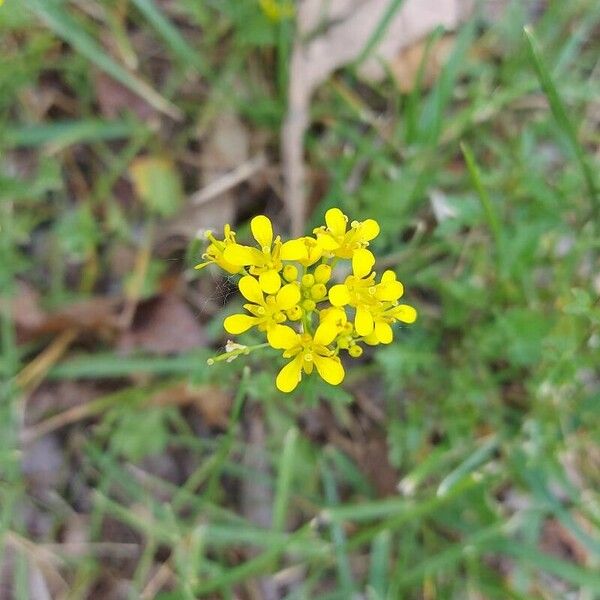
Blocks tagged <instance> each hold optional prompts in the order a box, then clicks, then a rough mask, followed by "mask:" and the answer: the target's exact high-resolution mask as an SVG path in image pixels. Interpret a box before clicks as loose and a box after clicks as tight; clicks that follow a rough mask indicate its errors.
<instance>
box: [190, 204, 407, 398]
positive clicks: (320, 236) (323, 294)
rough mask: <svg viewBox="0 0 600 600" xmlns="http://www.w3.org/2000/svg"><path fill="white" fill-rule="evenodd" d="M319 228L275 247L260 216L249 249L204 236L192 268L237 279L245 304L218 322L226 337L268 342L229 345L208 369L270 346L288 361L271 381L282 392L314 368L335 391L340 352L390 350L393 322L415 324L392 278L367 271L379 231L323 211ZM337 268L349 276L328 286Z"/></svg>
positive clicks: (229, 238) (226, 236)
mask: <svg viewBox="0 0 600 600" xmlns="http://www.w3.org/2000/svg"><path fill="white" fill-rule="evenodd" d="M325 223H326V224H325V225H324V226H322V227H317V228H316V229H315V230H314V231H313V236H312V237H310V236H306V237H301V238H298V239H295V240H290V241H287V242H282V241H281V238H280V237H279V236H277V237H274V236H273V226H272V225H271V221H270V220H269V219H268V218H267V217H265V216H263V215H260V216H257V217H254V218H253V219H252V221H251V223H250V228H251V230H252V235H253V237H254V239H255V240H256V245H255V246H244V245H242V244H238V243H237V241H236V239H235V233H234V232H233V231H232V230H231V228H230V227H229V225H226V226H225V230H224V232H223V239H222V240H218V239H216V238H215V237H214V235H213V234H212V233H210V232H209V233H208V234H207V238H208V240H209V242H210V243H209V245H208V247H207V249H206V252H205V254H204V255H203V259H204V261H205V262H203V263H201V264H199V265H197V267H196V268H197V269H201V268H203V267H205V266H206V265H209V264H216V265H218V266H219V267H221V268H222V269H223V270H225V271H227V273H230V274H239V275H241V277H240V280H239V284H238V285H239V290H240V292H241V293H242V296H243V297H244V298H245V299H246V300H247V301H248V302H247V303H246V304H244V309H245V310H246V313H245V314H236V315H231V316H229V317H227V318H226V319H225V321H224V323H223V326H224V328H225V330H226V331H227V332H228V333H231V334H234V335H237V334H240V333H243V332H245V331H247V330H249V329H250V328H251V327H256V328H257V329H258V330H259V331H261V332H263V333H264V334H265V336H266V339H267V342H266V343H265V344H260V345H259V346H256V347H247V346H241V345H239V344H234V345H233V346H235V347H234V348H233V346H232V348H233V349H232V350H231V351H229V352H226V353H225V354H224V355H221V356H220V357H218V358H217V359H211V361H212V362H214V361H215V360H220V359H223V360H232V359H233V358H235V357H236V356H238V355H240V354H247V353H248V352H249V351H250V350H253V349H255V348H258V347H264V346H271V347H272V348H275V349H278V350H283V357H284V358H287V359H290V360H289V362H288V363H287V364H286V365H285V366H284V367H283V368H282V369H281V371H280V372H279V374H278V375H277V380H276V385H277V387H278V389H280V390H281V391H282V392H291V391H292V390H294V389H295V388H296V386H297V385H298V383H299V382H300V380H301V378H302V373H306V374H307V375H310V374H311V373H312V372H313V370H314V369H315V368H316V370H317V373H318V374H319V375H320V376H321V377H322V378H323V379H324V380H325V381H327V382H328V383H330V384H333V385H337V384H339V383H341V381H342V380H343V379H344V375H345V373H344V367H343V365H342V362H341V360H340V354H342V351H344V352H347V354H348V355H349V356H350V357H352V358H358V357H359V356H360V355H361V354H362V352H363V348H362V345H361V344H363V343H364V344H369V345H377V344H389V343H390V342H391V341H392V339H393V335H394V334H393V330H392V325H393V324H394V323H395V322H396V321H401V322H403V323H413V322H414V321H415V319H416V318H417V312H416V310H415V309H414V308H413V307H412V306H409V305H408V304H400V303H399V302H398V301H399V299H400V298H401V297H402V295H403V293H404V288H403V286H402V284H401V283H400V282H399V281H398V280H397V279H396V274H395V273H394V272H393V271H385V272H384V273H383V274H382V275H381V277H380V278H379V280H377V274H376V273H375V272H374V271H373V267H374V266H375V257H374V256H373V254H372V252H371V251H370V250H368V246H369V242H370V241H371V240H373V239H374V238H376V237H377V235H379V225H378V223H377V222H376V221H374V220H373V219H367V220H365V221H362V222H359V221H352V222H351V223H350V224H349V223H348V217H346V215H344V214H343V213H342V211H341V210H340V209H339V208H332V209H330V210H328V211H327V213H326V215H325ZM340 260H348V261H351V265H352V272H351V274H350V275H348V276H347V277H346V278H345V280H344V282H343V283H338V284H335V285H331V286H329V283H330V281H331V277H332V268H333V266H334V265H336V264H337V263H338V261H340ZM328 286H329V287H328ZM286 323H289V324H286Z"/></svg>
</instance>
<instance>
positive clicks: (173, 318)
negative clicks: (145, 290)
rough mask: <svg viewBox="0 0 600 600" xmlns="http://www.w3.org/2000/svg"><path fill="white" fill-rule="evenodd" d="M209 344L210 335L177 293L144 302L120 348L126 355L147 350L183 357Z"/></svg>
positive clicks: (121, 338)
mask: <svg viewBox="0 0 600 600" xmlns="http://www.w3.org/2000/svg"><path fill="white" fill-rule="evenodd" d="M205 345H206V336H205V335H204V332H203V330H202V327H201V325H200V322H199V321H198V318H197V317H196V315H195V314H194V313H193V311H192V309H191V308H190V307H189V306H188V305H187V304H186V303H185V302H184V301H183V300H182V299H181V298H179V296H177V295H175V294H164V295H163V296H159V297H158V298H153V299H151V300H147V301H144V302H141V303H140V304H139V305H138V307H137V310H136V313H135V316H134V318H133V323H132V326H131V329H130V330H128V331H125V332H124V333H123V334H122V335H121V337H120V339H119V341H118V348H119V349H120V350H121V351H123V352H130V351H132V350H145V351H147V352H150V353H152V354H179V353H181V352H186V351H188V350H193V349H194V348H198V347H201V346H205Z"/></svg>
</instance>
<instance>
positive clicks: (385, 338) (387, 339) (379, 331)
mask: <svg viewBox="0 0 600 600" xmlns="http://www.w3.org/2000/svg"><path fill="white" fill-rule="evenodd" d="M375 335H376V337H377V341H378V342H379V343H380V344H390V343H391V341H392V340H393V339H394V332H393V331H392V328H391V327H390V326H389V324H388V323H386V322H385V321H375Z"/></svg>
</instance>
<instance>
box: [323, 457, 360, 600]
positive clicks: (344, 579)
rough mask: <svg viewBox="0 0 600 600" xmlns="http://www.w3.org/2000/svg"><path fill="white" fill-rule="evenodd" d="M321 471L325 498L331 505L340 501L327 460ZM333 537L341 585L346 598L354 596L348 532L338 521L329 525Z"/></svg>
mask: <svg viewBox="0 0 600 600" xmlns="http://www.w3.org/2000/svg"><path fill="white" fill-rule="evenodd" d="M321 473H322V477H323V488H324V491H325V498H326V500H327V503H328V504H329V505H336V504H338V502H339V498H338V493H337V489H336V486H335V479H334V477H333V473H332V472H331V470H330V469H329V467H328V465H327V464H326V462H325V461H322V462H321ZM329 528H330V531H331V538H332V540H333V545H334V548H335V559H336V565H337V574H338V579H339V587H340V590H341V591H342V592H343V594H344V597H345V598H352V595H353V593H354V591H355V586H354V580H353V577H352V568H351V567H350V558H349V555H348V548H347V540H346V533H345V532H344V529H343V528H342V526H341V525H340V523H338V522H336V521H333V520H332V521H331V522H330V525H329Z"/></svg>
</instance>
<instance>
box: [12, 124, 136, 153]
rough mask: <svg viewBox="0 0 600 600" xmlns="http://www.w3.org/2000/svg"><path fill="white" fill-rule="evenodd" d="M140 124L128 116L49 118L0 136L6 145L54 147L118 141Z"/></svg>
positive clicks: (20, 126)
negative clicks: (50, 119)
mask: <svg viewBox="0 0 600 600" xmlns="http://www.w3.org/2000/svg"><path fill="white" fill-rule="evenodd" d="M142 127H143V126H142V125H141V124H139V123H137V122H136V121H134V120H132V119H125V120H121V121H106V120H104V119H85V120H81V121H53V122H51V123H40V124H38V123H36V124H34V125H19V126H16V127H9V128H7V129H6V130H5V131H4V132H3V134H2V138H3V141H4V143H5V144H6V146H8V147H13V148H18V147H22V148H36V147H38V146H43V145H45V144H52V145H53V146H54V147H56V148H57V149H59V148H60V149H62V148H66V147H67V146H71V145H73V144H80V143H89V142H100V141H109V140H118V139H122V138H128V137H131V136H132V135H133V134H135V133H137V132H138V131H139V130H140V129H141V128H142Z"/></svg>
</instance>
